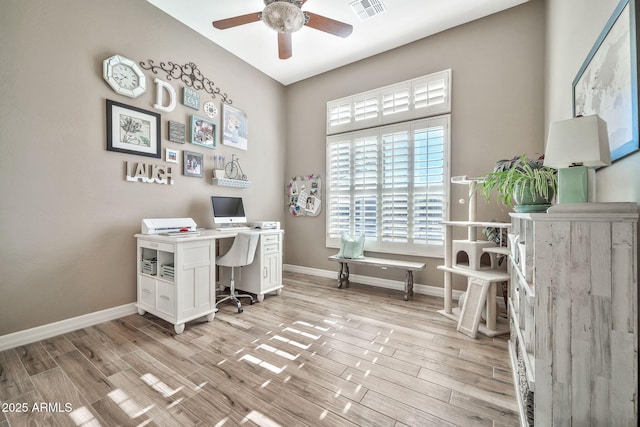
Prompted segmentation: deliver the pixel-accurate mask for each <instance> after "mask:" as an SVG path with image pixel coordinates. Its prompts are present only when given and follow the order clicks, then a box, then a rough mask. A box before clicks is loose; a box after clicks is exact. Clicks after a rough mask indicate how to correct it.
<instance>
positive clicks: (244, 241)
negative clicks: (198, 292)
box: [216, 231, 260, 313]
mask: <svg viewBox="0 0 640 427" xmlns="http://www.w3.org/2000/svg"><path fill="white" fill-rule="evenodd" d="M259 238H260V233H259V232H255V231H241V232H239V233H238V234H237V235H236V237H235V239H234V241H233V245H231V249H229V251H227V253H226V254H224V255H222V256H220V257H218V258H217V259H216V264H217V265H220V266H223V267H231V281H230V284H229V295H227V296H223V298H222V299H221V300H220V301H218V302H216V307H217V306H218V304H220V303H222V302H224V301H227V300H231V301H233V302H234V303H235V304H236V305H237V306H238V313H242V304H240V300H239V299H238V298H250V301H251V302H250V304H253V303H254V300H253V297H252V296H251V295H248V294H237V293H236V290H235V283H234V267H243V266H245V265H249V264H251V263H252V262H253V257H254V256H255V254H256V247H257V246H258V239H259Z"/></svg>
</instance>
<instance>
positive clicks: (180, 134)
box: [169, 120, 186, 144]
mask: <svg viewBox="0 0 640 427" xmlns="http://www.w3.org/2000/svg"><path fill="white" fill-rule="evenodd" d="M185 133H186V131H185V125H184V123H179V122H174V121H172V120H169V141H171V142H177V143H178V144H184V135H185Z"/></svg>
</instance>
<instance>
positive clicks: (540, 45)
mask: <svg viewBox="0 0 640 427" xmlns="http://www.w3.org/2000/svg"><path fill="white" fill-rule="evenodd" d="M447 68H451V69H452V73H453V80H452V81H453V83H452V84H453V89H452V92H453V97H452V113H451V174H452V176H455V175H467V176H470V177H473V176H480V175H483V174H485V173H487V172H489V171H490V170H491V169H492V168H493V165H494V164H495V162H496V161H497V160H499V159H504V158H511V157H513V156H514V155H517V154H521V153H527V154H531V155H533V154H536V153H542V151H543V147H544V110H543V106H544V97H543V96H544V81H543V75H544V2H543V1H542V0H532V1H530V2H528V3H525V4H524V5H521V6H518V7H515V8H512V9H509V10H507V11H504V12H502V13H499V14H496V15H492V16H489V17H487V18H484V19H481V20H478V21H475V22H472V23H469V24H466V25H462V26H460V27H456V28H453V29H451V30H448V31H445V32H442V33H440V34H437V35H435V36H432V37H428V38H426V39H423V40H420V41H417V42H414V43H412V44H409V45H406V46H403V47H400V48H398V49H395V50H393V51H390V52H387V53H383V54H380V55H377V56H375V57H372V58H369V59H366V60H363V61H359V62H357V63H354V64H351V65H348V66H345V67H342V68H340V69H337V70H334V71H331V72H328V73H325V74H323V75H321V76H318V77H314V78H311V79H308V80H306V81H303V82H300V83H297V84H294V85H291V86H288V87H287V152H286V168H287V169H286V170H287V177H292V176H297V175H305V174H310V173H319V174H321V175H322V176H323V177H324V176H325V163H326V162H325V134H326V132H325V128H326V125H325V120H326V112H325V110H326V102H327V101H329V100H331V99H336V98H340V97H343V96H347V95H351V94H354V93H358V92H362V91H365V90H368V89H374V88H377V87H381V86H385V85H388V84H392V83H396V82H399V81H402V80H407V79H410V78H413V77H418V76H421V75H425V74H429V73H432V72H436V71H440V70H444V69H447ZM452 187H453V188H452V197H451V201H452V215H451V219H453V220H464V219H467V213H468V211H467V209H468V207H467V204H464V205H461V204H459V203H458V200H459V199H461V198H465V197H466V195H467V188H466V186H465V187H463V186H460V185H454V186H452ZM507 212H508V209H506V208H502V207H501V206H499V205H497V204H496V203H495V201H492V202H491V203H486V202H484V201H483V200H479V202H478V219H485V220H489V219H492V218H496V219H500V220H507V219H508V216H507ZM285 224H286V230H287V244H286V246H285V249H286V254H285V259H286V262H287V263H289V264H292V265H297V266H303V267H309V268H319V269H325V270H335V269H336V265H335V264H333V263H330V262H329V261H327V256H329V255H333V254H335V253H336V252H337V250H336V249H328V248H326V247H325V237H324V236H325V229H326V227H325V217H324V215H320V216H318V217H313V218H311V217H295V218H294V217H291V216H287V220H286V223H285ZM465 233H466V231H465ZM463 235H464V234H463ZM461 237H462V236H461ZM385 256H388V255H385ZM397 258H405V259H411V260H417V259H416V258H407V257H397ZM422 260H424V259H422ZM426 262H427V268H426V269H425V271H424V272H422V273H420V274H419V275H418V276H416V279H415V281H416V283H420V284H426V285H433V286H442V283H443V280H444V279H443V274H442V272H441V271H439V270H436V266H437V265H440V264H442V260H441V259H436V258H429V259H426ZM352 272H354V273H357V274H364V275H369V276H376V277H380V276H381V275H382V277H385V278H389V279H395V280H399V279H401V278H402V277H401V276H402V275H401V273H399V272H397V271H396V272H392V273H390V274H389V275H385V274H384V272H381V271H380V270H379V269H375V270H374V269H367V268H364V267H360V268H356V267H354V268H353V269H352ZM463 285H464V282H463V281H459V282H458V283H456V287H458V288H461V286H463Z"/></svg>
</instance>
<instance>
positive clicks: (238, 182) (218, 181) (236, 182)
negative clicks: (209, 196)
mask: <svg viewBox="0 0 640 427" xmlns="http://www.w3.org/2000/svg"><path fill="white" fill-rule="evenodd" d="M212 182H213V184H214V185H223V186H225V187H238V188H247V187H248V186H249V185H250V184H251V181H245V180H242V179H229V178H212Z"/></svg>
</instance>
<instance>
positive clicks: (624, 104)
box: [573, 0, 638, 162]
mask: <svg viewBox="0 0 640 427" xmlns="http://www.w3.org/2000/svg"><path fill="white" fill-rule="evenodd" d="M634 6H635V0H622V1H621V2H620V3H619V4H618V6H617V7H616V9H615V11H614V12H613V14H612V15H611V18H609V21H608V22H607V24H606V25H605V27H604V29H603V30H602V32H601V33H600V36H599V37H598V39H597V40H596V42H595V44H594V45H593V48H592V49H591V51H590V52H589V54H588V55H587V58H586V60H585V61H584V63H583V64H582V67H580V70H579V71H578V74H577V76H576V78H575V79H574V81H573V115H574V117H576V116H580V115H584V116H587V115H592V114H598V115H599V116H600V117H602V119H603V120H605V121H606V122H607V130H608V133H609V147H610V150H611V161H612V162H614V161H616V160H618V159H620V158H621V157H624V156H626V155H628V154H631V153H633V152H634V151H637V150H638V81H637V76H638V67H637V57H638V55H637V54H638V51H637V43H636V16H635V15H634V14H635V7H634Z"/></svg>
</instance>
